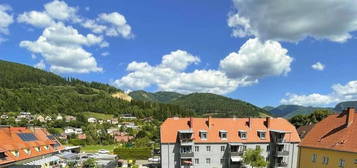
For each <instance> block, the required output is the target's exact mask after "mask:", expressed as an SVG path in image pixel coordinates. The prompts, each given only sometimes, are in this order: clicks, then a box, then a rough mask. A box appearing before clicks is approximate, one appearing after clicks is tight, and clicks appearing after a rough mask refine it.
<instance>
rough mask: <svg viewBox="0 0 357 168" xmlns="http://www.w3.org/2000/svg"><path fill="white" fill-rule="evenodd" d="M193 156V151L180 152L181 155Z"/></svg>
mask: <svg viewBox="0 0 357 168" xmlns="http://www.w3.org/2000/svg"><path fill="white" fill-rule="evenodd" d="M193 156H194V154H193V152H183V153H181V157H185V158H191V157H193Z"/></svg>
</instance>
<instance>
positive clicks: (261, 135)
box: [258, 131, 265, 139]
mask: <svg viewBox="0 0 357 168" xmlns="http://www.w3.org/2000/svg"><path fill="white" fill-rule="evenodd" d="M258 136H259V138H260V139H265V132H264V131H258Z"/></svg>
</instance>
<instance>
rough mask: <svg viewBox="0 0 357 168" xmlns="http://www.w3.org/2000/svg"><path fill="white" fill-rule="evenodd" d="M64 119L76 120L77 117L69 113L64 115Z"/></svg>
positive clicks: (68, 120)
mask: <svg viewBox="0 0 357 168" xmlns="http://www.w3.org/2000/svg"><path fill="white" fill-rule="evenodd" d="M64 120H65V121H66V122H71V121H76V120H77V118H76V117H74V116H71V115H67V116H65V117H64Z"/></svg>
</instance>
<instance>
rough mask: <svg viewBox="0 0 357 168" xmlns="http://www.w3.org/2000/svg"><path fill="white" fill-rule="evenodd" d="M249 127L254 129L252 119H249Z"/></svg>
mask: <svg viewBox="0 0 357 168" xmlns="http://www.w3.org/2000/svg"><path fill="white" fill-rule="evenodd" d="M248 127H249V128H252V119H251V118H250V117H249V118H248Z"/></svg>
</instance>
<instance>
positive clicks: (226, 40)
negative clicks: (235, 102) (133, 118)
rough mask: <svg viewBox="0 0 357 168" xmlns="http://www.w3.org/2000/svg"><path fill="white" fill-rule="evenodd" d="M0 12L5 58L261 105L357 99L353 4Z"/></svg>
mask: <svg viewBox="0 0 357 168" xmlns="http://www.w3.org/2000/svg"><path fill="white" fill-rule="evenodd" d="M266 8H269V9H270V10H262V9H266ZM302 9H304V10H302ZM340 10H341V11H340ZM257 11H259V12H257ZM321 11H329V12H321ZM342 11H343V12H342ZM0 16H2V17H0V41H2V42H1V43H0V51H1V54H0V59H3V60H7V61H13V62H18V63H23V64H27V65H30V66H36V67H38V68H43V69H45V70H47V71H53V72H55V73H57V74H59V75H61V76H73V77H77V78H79V79H83V80H86V81H99V82H103V83H109V84H112V85H114V86H116V87H119V88H121V89H123V90H138V89H144V90H148V91H157V90H167V91H177V92H182V93H191V92H212V93H217V94H222V95H226V96H229V97H232V98H238V99H242V100H245V101H248V102H251V103H253V104H256V105H258V106H265V105H273V106H276V105H279V104H281V103H283V104H299V105H308V106H333V105H334V104H336V103H338V102H340V101H346V100H355V99H356V98H357V81H355V80H356V76H357V75H356V73H355V72H356V69H355V65H356V62H357V57H356V50H357V48H356V47H355V46H356V45H357V42H356V40H355V37H356V36H355V35H356V34H355V33H354V32H355V31H356V30H357V25H356V22H357V4H356V2H354V1H348V0H332V1H324V0H317V1H314V2H310V1H307V0H302V1H289V2H287V1H283V0H277V1H265V2H262V1H259V0H246V1H241V0H234V1H231V0H224V1H214V0H195V1H187V0H173V1H164V0H156V1H139V0H122V1H116V0H107V1H98V0H92V1H84V0H77V1H44V0H41V1H36V3H34V2H33V1H32V2H30V1H21V0H3V1H1V3H0ZM95 28H97V29H95ZM317 63H320V64H317ZM314 64H315V66H314V68H313V65H314Z"/></svg>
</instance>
